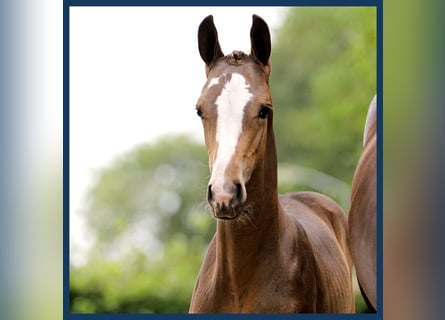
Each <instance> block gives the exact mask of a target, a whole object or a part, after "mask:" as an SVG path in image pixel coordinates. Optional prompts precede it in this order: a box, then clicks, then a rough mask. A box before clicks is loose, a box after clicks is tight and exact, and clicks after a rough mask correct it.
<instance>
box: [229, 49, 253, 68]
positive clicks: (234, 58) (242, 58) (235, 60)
mask: <svg viewBox="0 0 445 320" xmlns="http://www.w3.org/2000/svg"><path fill="white" fill-rule="evenodd" d="M248 58H249V56H248V55H247V54H245V53H244V52H242V51H238V50H235V51H233V52H232V53H231V54H229V55H227V56H225V57H224V61H225V62H227V63H228V64H229V65H234V66H239V65H242V64H245V63H246V62H247V61H248Z"/></svg>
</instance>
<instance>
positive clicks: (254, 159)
mask: <svg viewBox="0 0 445 320" xmlns="http://www.w3.org/2000/svg"><path fill="white" fill-rule="evenodd" d="M250 38H251V53H250V55H247V54H245V53H243V52H240V51H234V52H233V53H231V54H229V55H227V56H224V54H223V53H222V51H221V48H220V45H219V41H218V34H217V31H216V28H215V25H214V23H213V17H212V16H208V17H207V18H205V19H204V20H203V21H202V23H201V25H200V26H199V31H198V42H199V52H200V55H201V57H202V59H203V60H204V62H205V64H206V75H207V82H206V84H205V85H204V88H203V90H202V93H201V96H200V98H199V100H198V103H197V113H198V115H199V116H200V117H201V119H202V124H203V127H204V135H205V143H206V147H207V150H208V154H209V165H210V170H211V177H210V182H209V185H208V202H209V205H210V207H211V209H212V213H213V216H214V217H215V218H216V219H217V227H216V234H215V236H214V238H213V240H212V241H211V243H210V246H209V248H208V252H207V256H206V257H205V259H204V262H203V264H202V267H201V270H200V273H199V276H198V279H197V281H196V285H195V289H194V292H193V296H192V300H191V305H190V310H189V311H190V312H191V313H207V312H208V313H219V312H221V313H244V312H254V313H260V312H264V313H278V312H283V313H291V312H330V313H350V312H354V308H355V307H354V295H353V290H352V281H351V258H350V253H349V249H348V243H347V221H346V216H345V214H344V213H343V211H342V209H341V208H340V207H339V206H338V205H337V204H336V203H335V202H334V201H332V200H331V199H329V198H328V197H326V196H324V195H321V194H318V193H314V192H299V193H290V194H285V195H282V196H279V195H278V193H277V156H276V149H275V140H274V133H273V128H272V118H273V112H274V108H273V106H272V97H271V93H270V89H269V84H268V81H269V74H270V63H269V56H270V52H271V43H270V34H269V28H268V26H267V24H266V23H265V22H264V21H263V20H262V19H261V18H260V17H258V16H256V15H254V16H253V24H252V28H251V32H250Z"/></svg>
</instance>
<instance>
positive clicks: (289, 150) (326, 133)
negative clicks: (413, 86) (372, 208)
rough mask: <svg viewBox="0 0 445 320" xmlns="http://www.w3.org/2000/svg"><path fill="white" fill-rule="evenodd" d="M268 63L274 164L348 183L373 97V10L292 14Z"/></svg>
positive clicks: (297, 10) (318, 10) (300, 10)
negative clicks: (276, 161) (314, 171)
mask: <svg viewBox="0 0 445 320" xmlns="http://www.w3.org/2000/svg"><path fill="white" fill-rule="evenodd" d="M271 59H272V74H271V80H270V84H271V90H272V95H273V99H274V101H273V102H274V107H275V108H276V110H277V112H276V116H275V117H274V121H275V132H276V136H277V145H278V147H277V149H278V159H279V160H280V162H287V163H290V164H295V163H298V164H299V165H303V166H306V167H310V168H314V169H317V170H320V171H322V172H324V173H327V174H329V175H332V176H334V177H336V178H338V179H340V180H343V181H345V182H347V183H348V184H350V183H351V181H352V175H353V172H354V169H355V165H356V163H357V160H358V157H359V154H360V151H361V141H362V134H363V126H364V122H365V117H366V112H367V109H368V105H369V103H370V102H371V100H372V97H373V96H374V94H375V92H376V10H375V8H371V7H355V8H351V7H348V8H345V7H329V8H316V7H314V8H311V7H299V8H293V9H291V10H289V12H288V18H287V19H286V21H285V23H284V25H283V27H282V28H281V30H280V32H279V33H278V34H277V36H276V41H275V42H274V47H273V51H272V57H271Z"/></svg>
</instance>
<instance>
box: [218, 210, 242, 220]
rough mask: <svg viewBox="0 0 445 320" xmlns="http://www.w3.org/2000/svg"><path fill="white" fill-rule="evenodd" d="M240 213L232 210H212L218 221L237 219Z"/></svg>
mask: <svg viewBox="0 0 445 320" xmlns="http://www.w3.org/2000/svg"><path fill="white" fill-rule="evenodd" d="M240 213H241V211H240V210H236V209H234V208H222V209H213V210H212V214H213V217H214V218H215V219H218V220H234V219H236V218H238V217H239V215H240Z"/></svg>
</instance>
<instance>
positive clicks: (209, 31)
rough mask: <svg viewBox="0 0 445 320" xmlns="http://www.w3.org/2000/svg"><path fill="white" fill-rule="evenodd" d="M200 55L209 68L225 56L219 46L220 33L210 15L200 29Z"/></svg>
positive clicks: (203, 21)
mask: <svg viewBox="0 0 445 320" xmlns="http://www.w3.org/2000/svg"><path fill="white" fill-rule="evenodd" d="M198 47H199V54H200V55H201V58H202V60H204V62H205V63H206V65H207V67H208V66H210V64H211V63H212V62H214V61H215V60H217V59H218V58H221V57H223V56H224V54H223V53H222V51H221V47H220V46H219V41H218V32H217V31H216V27H215V24H214V23H213V16H212V15H210V16H208V17H206V18H205V19H204V20H202V22H201V24H200V25H199V28H198Z"/></svg>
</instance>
